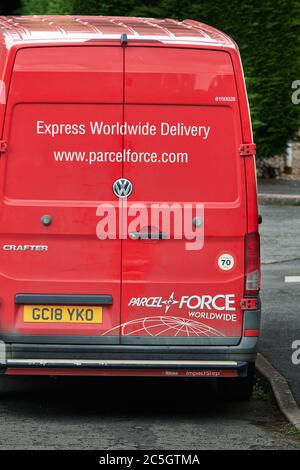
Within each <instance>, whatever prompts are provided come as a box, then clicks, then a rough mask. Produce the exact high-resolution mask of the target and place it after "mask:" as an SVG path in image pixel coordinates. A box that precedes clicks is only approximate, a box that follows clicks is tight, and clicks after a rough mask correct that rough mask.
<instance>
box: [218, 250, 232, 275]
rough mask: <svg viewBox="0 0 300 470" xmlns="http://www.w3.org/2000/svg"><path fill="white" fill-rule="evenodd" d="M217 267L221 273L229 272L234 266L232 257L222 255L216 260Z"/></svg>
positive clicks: (225, 254) (226, 254) (227, 254)
mask: <svg viewBox="0 0 300 470" xmlns="http://www.w3.org/2000/svg"><path fill="white" fill-rule="evenodd" d="M218 266H219V268H220V269H222V270H223V271H229V270H230V269H232V268H233V266H234V257H233V256H232V255H230V254H229V253H223V255H220V256H219V258H218Z"/></svg>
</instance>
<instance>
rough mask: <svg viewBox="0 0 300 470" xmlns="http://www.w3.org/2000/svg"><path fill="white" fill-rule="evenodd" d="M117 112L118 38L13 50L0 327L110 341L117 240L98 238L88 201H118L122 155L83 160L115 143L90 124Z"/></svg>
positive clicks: (115, 338)
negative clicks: (110, 43)
mask: <svg viewBox="0 0 300 470" xmlns="http://www.w3.org/2000/svg"><path fill="white" fill-rule="evenodd" d="M122 119H123V51H122V49H121V48H120V47H119V46H116V47H105V46H103V47H102V46H101V47H99V46H86V45H84V46H78V47H77V46H76V47H73V46H69V47H68V46H66V47H33V48H23V49H20V50H19V51H18V52H17V55H16V59H15V65H14V70H13V74H12V80H11V85H10V94H9V102H8V106H7V113H6V119H5V130H4V139H5V140H6V141H7V143H8V148H7V151H6V152H5V153H3V154H2V157H1V179H2V181H1V201H0V205H1V207H0V232H1V241H0V265H1V273H0V276H1V286H2V289H1V307H0V309H1V315H0V319H1V320H0V321H1V332H3V333H6V334H14V335H18V336H19V337H20V336H22V335H23V336H24V335H26V341H29V339H28V338H30V337H31V338H32V335H34V336H36V335H38V336H44V337H45V336H47V338H48V340H49V341H50V342H64V341H65V340H66V338H69V340H68V341H69V342H70V337H73V340H74V341H75V342H80V341H81V342H86V341H88V342H89V343H92V342H96V343H101V342H106V343H107V342H109V343H116V342H119V329H118V325H119V324H120V270H121V242H120V240H119V239H114V240H112V239H111V240H105V241H102V240H99V239H98V238H97V236H96V220H97V219H96V208H97V206H98V204H99V203H103V202H104V203H110V204H116V205H117V202H118V201H117V200H116V198H114V197H113V193H112V182H113V181H114V180H116V179H117V178H120V177H121V176H122V163H121V162H119V163H118V162H115V163H114V164H103V165H99V166H97V167H96V168H95V166H93V165H92V164H90V163H91V162H90V161H89V159H90V158H91V157H90V155H92V156H93V155H94V154H93V152H94V151H97V150H99V148H100V149H101V150H103V151H106V150H107V151H116V152H117V151H122V144H123V143H122V137H121V136H111V135H106V136H101V137H99V136H97V135H94V136H91V129H90V128H89V126H90V122H91V121H92V122H97V121H99V120H100V121H101V120H104V121H105V122H107V123H115V122H122ZM90 152H92V153H90ZM116 211H118V207H116ZM112 328H114V329H113V331H112V333H111V334H108V335H106V336H105V337H104V336H102V334H103V332H104V331H107V330H111V329H112ZM74 338H75V339H74ZM76 338H77V339H76ZM73 340H72V341H73Z"/></svg>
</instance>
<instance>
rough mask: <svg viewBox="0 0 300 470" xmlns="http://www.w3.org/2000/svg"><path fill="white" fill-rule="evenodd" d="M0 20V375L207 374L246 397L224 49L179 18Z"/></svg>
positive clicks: (243, 159) (239, 78) (256, 278)
mask: <svg viewBox="0 0 300 470" xmlns="http://www.w3.org/2000/svg"><path fill="white" fill-rule="evenodd" d="M0 26H1V27H0V122H1V142H0V156H1V157H0V165H1V167H0V178H1V184H0V233H1V239H0V277H1V294H0V296H1V302H0V340H1V370H2V372H3V373H4V374H12V375H22V374H23V375H25V374H26V375H30V374H32V375H33V374H34V375H38V374H49V375H80V374H81V375H132V376H134V375H142V376H166V377H217V378H218V383H219V387H220V389H221V391H222V392H224V393H227V394H228V395H229V396H234V397H237V398H248V397H249V396H250V394H251V389H252V382H253V374H254V363H255V356H256V348H257V342H258V337H259V325H260V304H259V296H258V295H259V283H260V255H259V235H258V211H257V192H256V175H255V161H254V155H255V145H254V144H253V140H252V132H251V123H250V117H249V109H248V102H247V96H246V90H245V83H244V77H243V70H242V66H241V61H240V56H239V52H238V48H237V46H236V44H235V43H234V42H233V41H232V40H231V39H230V38H229V37H228V36H226V35H224V34H223V33H221V32H220V31H218V30H216V29H214V28H212V27H210V26H207V25H204V24H201V23H198V22H195V21H191V20H185V21H182V22H177V21H174V20H170V19H166V20H158V19H147V18H123V17H118V18H117V17H71V16H66V17H64V16H61V17H58V16H53V17H38V16H34V17H2V18H1V19H0ZM167 215H169V219H168V220H167ZM137 219H138V220H137ZM179 232H181V233H179Z"/></svg>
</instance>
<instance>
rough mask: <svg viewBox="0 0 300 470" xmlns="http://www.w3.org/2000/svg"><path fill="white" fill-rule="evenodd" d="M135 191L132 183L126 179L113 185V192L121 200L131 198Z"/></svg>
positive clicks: (120, 179)
mask: <svg viewBox="0 0 300 470" xmlns="http://www.w3.org/2000/svg"><path fill="white" fill-rule="evenodd" d="M132 190H133V185H132V183H131V181H129V180H128V179H126V178H119V179H118V180H116V181H115V182H114V184H113V192H114V194H115V196H117V197H119V198H125V197H128V196H130V194H131V193H132Z"/></svg>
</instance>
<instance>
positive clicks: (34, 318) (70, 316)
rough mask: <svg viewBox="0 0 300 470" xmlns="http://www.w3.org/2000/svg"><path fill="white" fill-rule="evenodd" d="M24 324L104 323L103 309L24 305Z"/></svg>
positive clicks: (78, 306) (80, 306)
mask: <svg viewBox="0 0 300 470" xmlns="http://www.w3.org/2000/svg"><path fill="white" fill-rule="evenodd" d="M24 322H34V323H36V322H40V323H87V324H88V323H102V307H98V306H97V307H95V306H83V305H24Z"/></svg>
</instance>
